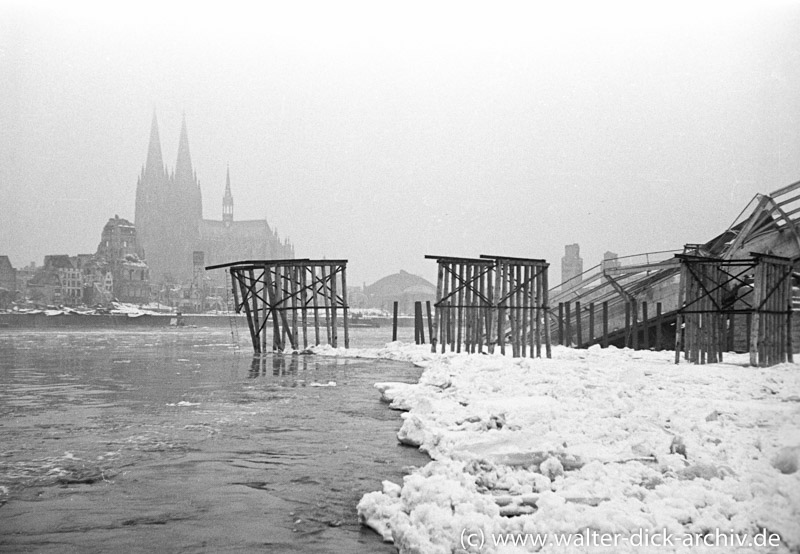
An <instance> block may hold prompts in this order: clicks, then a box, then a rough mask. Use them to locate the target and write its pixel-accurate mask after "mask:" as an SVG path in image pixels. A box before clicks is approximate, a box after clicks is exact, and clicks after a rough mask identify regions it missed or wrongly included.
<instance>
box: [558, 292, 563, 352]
mask: <svg viewBox="0 0 800 554" xmlns="http://www.w3.org/2000/svg"><path fill="white" fill-rule="evenodd" d="M558 344H560V345H563V344H564V303H563V302H559V303H558Z"/></svg>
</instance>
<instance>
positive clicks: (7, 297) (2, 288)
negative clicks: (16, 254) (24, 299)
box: [0, 256, 17, 309]
mask: <svg viewBox="0 0 800 554" xmlns="http://www.w3.org/2000/svg"><path fill="white" fill-rule="evenodd" d="M16 296H17V270H16V269H14V267H13V266H12V265H11V260H9V259H8V256H0V308H2V309H6V308H8V307H9V305H10V304H11V302H12V301H13V300H14V299H15V298H16Z"/></svg>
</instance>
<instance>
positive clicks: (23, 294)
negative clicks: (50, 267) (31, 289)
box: [17, 262, 39, 301]
mask: <svg viewBox="0 0 800 554" xmlns="http://www.w3.org/2000/svg"><path fill="white" fill-rule="evenodd" d="M38 269H39V268H37V267H36V263H35V262H31V263H30V264H28V265H26V266H24V267H20V268H18V269H17V290H19V292H20V294H19V300H22V301H24V300H26V299H27V298H28V281H30V280H31V279H33V276H34V275H36V271H37V270H38Z"/></svg>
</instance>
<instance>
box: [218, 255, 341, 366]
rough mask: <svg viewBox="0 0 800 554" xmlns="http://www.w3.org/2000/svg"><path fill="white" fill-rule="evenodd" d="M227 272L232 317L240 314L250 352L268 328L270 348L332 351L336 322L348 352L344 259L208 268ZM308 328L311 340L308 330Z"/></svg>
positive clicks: (262, 343) (263, 344)
mask: <svg viewBox="0 0 800 554" xmlns="http://www.w3.org/2000/svg"><path fill="white" fill-rule="evenodd" d="M222 268H227V269H228V271H229V272H230V274H231V280H232V282H233V295H234V303H235V307H236V313H241V312H242V311H244V313H245V315H246V316H247V325H248V327H249V328H250V338H251V339H252V342H253V350H254V351H255V352H256V353H262V352H264V351H266V348H267V334H268V331H267V329H268V324H269V323H271V327H272V349H273V350H278V351H283V350H284V348H286V346H287V345H288V346H290V347H291V348H292V349H293V350H299V349H300V334H301V332H302V345H303V348H308V345H309V342H310V341H313V344H322V342H321V340H322V338H321V330H320V328H321V327H323V326H324V333H325V339H326V343H327V344H329V345H331V346H333V347H334V348H335V347H337V346H338V330H337V327H338V323H339V320H340V316H341V321H342V322H343V325H344V346H345V348H349V347H350V335H349V328H348V320H347V312H348V309H349V307H348V305H347V260H309V259H307V258H306V259H291V260H248V261H240V262H232V263H227V264H219V265H213V266H208V267H206V269H222ZM311 325H313V333H314V335H313V337H310V336H309V334H310V326H311Z"/></svg>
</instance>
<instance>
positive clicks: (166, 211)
mask: <svg viewBox="0 0 800 554" xmlns="http://www.w3.org/2000/svg"><path fill="white" fill-rule="evenodd" d="M202 213H203V203H202V197H201V195H200V184H199V183H198V181H197V176H196V175H195V173H194V170H193V169H192V158H191V154H190V152H189V134H188V132H187V130H186V117H185V116H184V118H183V122H182V125H181V135H180V141H179V143H178V159H177V162H176V164H175V173H174V174H172V175H169V174H168V173H167V169H166V168H165V167H164V162H163V159H162V156H161V140H160V137H159V132H158V121H157V119H156V116H155V113H154V114H153V123H152V125H151V128H150V145H149V146H148V150H147V162H146V163H145V166H144V167H143V168H142V173H141V175H140V177H139V180H138V182H137V185H136V214H135V218H134V221H135V225H136V230H137V235H138V237H139V254H140V256H142V257H143V258H144V259H145V260H147V263H148V265H149V266H150V270H151V276H152V278H153V280H154V281H155V282H160V281H175V282H180V281H183V280H185V279H190V278H191V276H192V252H193V251H194V249H195V248H196V245H197V242H198V241H199V239H200V222H201V221H202Z"/></svg>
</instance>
